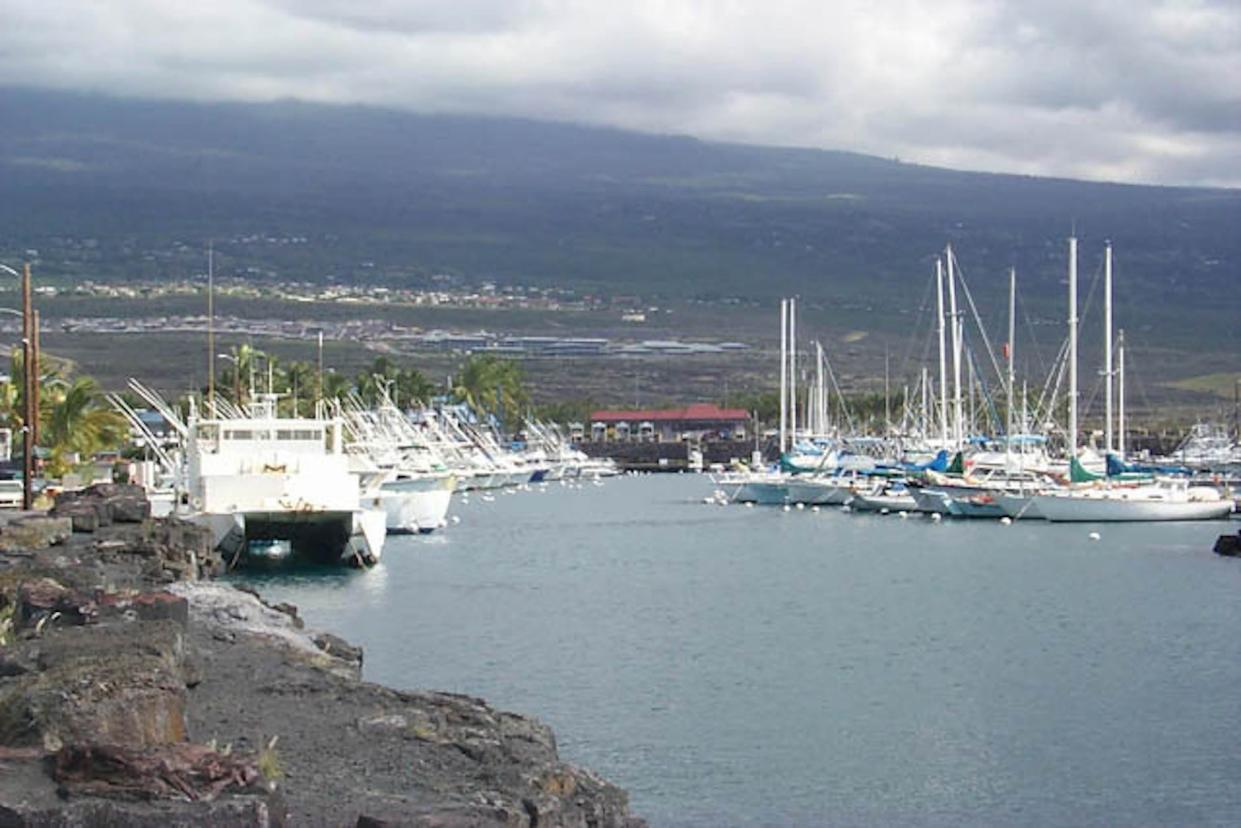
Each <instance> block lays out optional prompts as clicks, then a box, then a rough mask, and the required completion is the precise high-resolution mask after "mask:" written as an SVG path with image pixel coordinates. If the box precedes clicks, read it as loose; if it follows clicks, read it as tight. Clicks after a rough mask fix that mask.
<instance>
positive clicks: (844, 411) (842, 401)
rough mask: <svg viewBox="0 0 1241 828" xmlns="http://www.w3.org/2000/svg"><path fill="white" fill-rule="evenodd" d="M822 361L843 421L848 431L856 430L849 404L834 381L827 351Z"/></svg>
mask: <svg viewBox="0 0 1241 828" xmlns="http://www.w3.org/2000/svg"><path fill="white" fill-rule="evenodd" d="M823 363H824V364H825V365H826V366H827V378H828V379H829V380H831V381H832V388H833V389H834V390H835V391H836V399H837V400H839V401H840V411H841V413H842V414H844V415H845V423H846V424H847V425H848V426H849V433H851V434H852V433H853V432H854V431H856V429H855V428H854V425H853V415H852V414H851V413H849V404H848V403H847V402H845V395H844V394H843V393H842V392H841V390H840V383H838V382H836V372H835V371H834V370H832V360H831V357H829V356H828V355H827V351H824V352H823Z"/></svg>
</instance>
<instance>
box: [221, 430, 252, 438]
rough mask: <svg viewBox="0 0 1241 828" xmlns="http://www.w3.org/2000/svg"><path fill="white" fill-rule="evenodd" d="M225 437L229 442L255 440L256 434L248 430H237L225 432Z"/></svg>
mask: <svg viewBox="0 0 1241 828" xmlns="http://www.w3.org/2000/svg"><path fill="white" fill-rule="evenodd" d="M224 437H225V439H228V440H253V439H254V432H253V431H251V430H250V429H248V428H235V429H229V430H228V431H225V432H224Z"/></svg>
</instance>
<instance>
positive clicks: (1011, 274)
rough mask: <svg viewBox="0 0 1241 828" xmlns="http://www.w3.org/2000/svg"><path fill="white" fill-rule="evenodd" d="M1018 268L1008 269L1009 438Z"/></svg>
mask: <svg viewBox="0 0 1241 828" xmlns="http://www.w3.org/2000/svg"><path fill="white" fill-rule="evenodd" d="M1016 319H1017V268H1015V267H1010V268H1009V269H1008V354H1007V357H1008V411H1007V414H1006V415H1005V416H1006V417H1007V418H1008V424H1007V426H1006V427H1005V430H1006V431H1007V432H1008V435H1009V437H1012V434H1013V394H1014V391H1015V390H1016V389H1015V388H1014V387H1013V383H1014V377H1013V373H1014V360H1015V359H1016V356H1017V350H1016V341H1017V322H1016Z"/></svg>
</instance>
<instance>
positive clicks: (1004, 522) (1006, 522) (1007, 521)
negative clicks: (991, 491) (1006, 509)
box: [1000, 515, 1013, 526]
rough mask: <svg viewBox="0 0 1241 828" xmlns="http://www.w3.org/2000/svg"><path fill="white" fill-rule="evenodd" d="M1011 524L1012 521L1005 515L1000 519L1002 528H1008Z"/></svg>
mask: <svg viewBox="0 0 1241 828" xmlns="http://www.w3.org/2000/svg"><path fill="white" fill-rule="evenodd" d="M1012 522H1013V519H1012V518H1010V517H1009V516H1008V515H1005V516H1004V517H1002V518H1000V524H1001V525H1002V526H1008V525H1009V524H1011V523H1012Z"/></svg>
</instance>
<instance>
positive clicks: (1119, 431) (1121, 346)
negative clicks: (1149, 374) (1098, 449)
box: [1116, 328, 1125, 460]
mask: <svg viewBox="0 0 1241 828" xmlns="http://www.w3.org/2000/svg"><path fill="white" fill-rule="evenodd" d="M1116 359H1117V361H1116V372H1117V373H1116V378H1117V380H1118V381H1119V382H1118V385H1117V388H1116V390H1117V392H1118V394H1117V396H1118V397H1119V403H1120V411H1119V415H1120V417H1119V419H1118V421H1117V423H1116V426H1117V427H1116V451H1117V453H1118V454H1119V455H1120V459H1121V460H1124V459H1125V329H1124V328H1121V329H1120V331H1119V335H1118V336H1117V338H1116Z"/></svg>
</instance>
